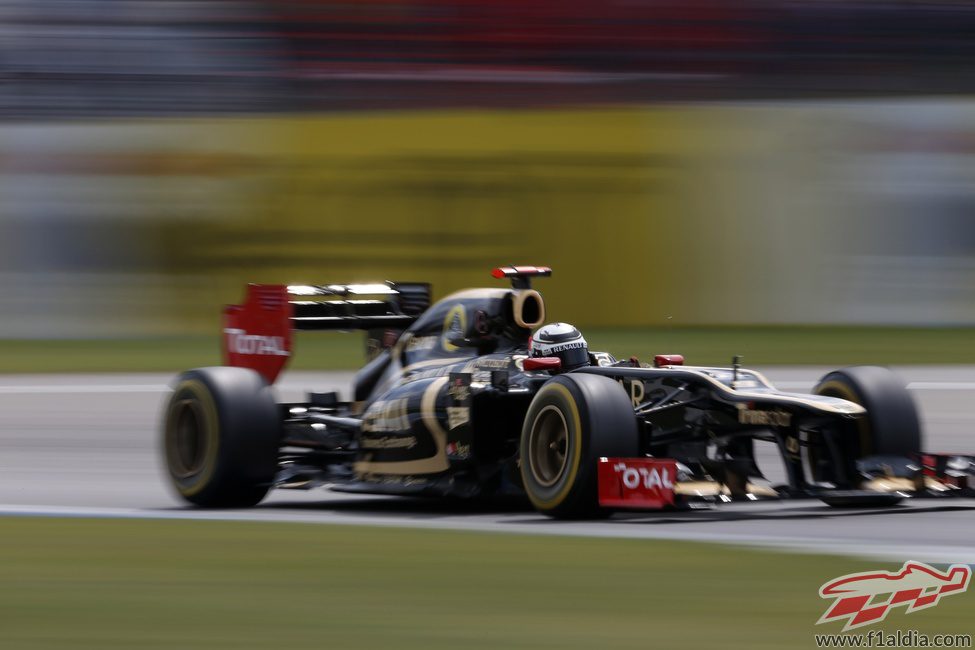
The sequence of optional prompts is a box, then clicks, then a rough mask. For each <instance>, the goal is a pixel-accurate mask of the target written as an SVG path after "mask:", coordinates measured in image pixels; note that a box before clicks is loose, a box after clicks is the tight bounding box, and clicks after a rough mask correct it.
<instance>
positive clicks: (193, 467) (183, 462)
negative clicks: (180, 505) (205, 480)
mask: <svg viewBox="0 0 975 650" xmlns="http://www.w3.org/2000/svg"><path fill="white" fill-rule="evenodd" d="M172 422H173V424H172V429H171V431H170V435H169V452H170V453H169V458H170V461H171V462H170V470H171V471H172V473H173V476H175V477H176V478H179V479H185V478H190V477H191V476H195V475H197V474H199V473H200V472H201V471H203V468H204V466H205V465H206V459H207V455H208V452H209V445H210V437H209V436H208V435H206V424H205V422H206V420H205V418H204V415H203V411H202V409H201V408H200V405H199V403H198V402H197V400H194V399H183V400H180V401H178V402H176V403H175V404H174V405H173V415H172Z"/></svg>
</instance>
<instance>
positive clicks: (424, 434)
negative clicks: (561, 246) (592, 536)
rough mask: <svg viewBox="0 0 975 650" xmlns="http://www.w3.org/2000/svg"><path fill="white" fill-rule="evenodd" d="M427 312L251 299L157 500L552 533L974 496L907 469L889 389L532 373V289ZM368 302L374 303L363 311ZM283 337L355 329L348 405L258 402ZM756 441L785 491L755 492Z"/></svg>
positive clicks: (845, 376)
mask: <svg viewBox="0 0 975 650" xmlns="http://www.w3.org/2000/svg"><path fill="white" fill-rule="evenodd" d="M550 274H551V270H550V269H548V268H545V267H533V266H515V267H501V268H498V269H495V270H494V272H493V275H494V277H495V278H498V279H508V280H510V281H511V288H488V289H470V290H466V291H461V292H458V293H454V294H452V295H450V296H447V297H446V298H444V299H442V300H440V301H439V302H437V303H435V304H433V305H430V287H429V285H426V284H418V283H399V282H387V283H383V284H372V285H307V286H306V285H301V286H281V285H253V284H252V285H250V286H249V288H248V293H247V299H246V302H245V303H244V304H243V305H241V306H230V307H227V308H226V310H225V312H224V356H225V359H226V364H227V365H226V366H222V367H215V368H200V369H197V370H191V371H189V372H186V373H183V374H182V375H181V376H180V377H179V379H178V381H177V383H176V384H175V388H174V391H173V394H172V398H171V400H170V402H169V404H168V407H167V408H166V411H165V419H164V423H163V440H164V449H165V456H166V462H167V465H168V469H169V474H170V476H171V478H172V483H173V485H174V486H175V488H176V490H177V491H178V493H179V494H180V495H181V496H182V497H183V498H184V499H186V500H187V501H189V502H191V503H193V504H196V505H199V506H204V507H243V506H251V505H255V504H257V503H258V502H259V501H261V499H262V498H263V497H264V496H265V495H266V494H267V492H268V490H269V489H271V488H303V489H307V488H312V487H317V486H328V487H329V488H331V489H333V490H342V491H354V492H367V493H382V494H409V495H437V496H453V497H465V498H466V497H470V498H474V497H478V498H483V497H492V496H495V495H512V494H520V495H525V496H527V497H528V499H530V501H531V503H532V504H533V505H534V507H535V508H536V509H537V510H538V511H540V512H542V513H545V514H547V515H550V516H553V517H590V516H598V515H602V514H606V513H608V512H611V511H613V510H615V509H620V508H636V509H650V508H667V507H681V506H685V507H690V506H693V505H695V504H700V503H705V504H706V503H717V502H720V501H727V500H733V499H757V498H769V497H779V498H781V497H800V496H806V497H819V498H821V499H823V500H824V501H825V502H827V503H829V504H831V505H836V506H842V505H886V504H893V503H896V502H897V501H899V500H900V499H902V498H904V497H905V496H921V495H924V496H930V495H934V494H947V493H956V494H966V495H968V494H970V492H971V491H970V490H969V489H968V486H967V482H966V481H967V476H968V474H969V472H970V470H971V469H972V467H973V463H972V460H973V459H972V458H971V457H967V456H938V455H922V454H920V451H921V448H922V447H921V429H920V425H919V421H918V416H917V412H916V410H915V406H914V402H913V400H912V398H911V396H910V394H909V393H908V391H907V389H906V388H905V386H904V385H903V383H901V382H900V381H899V380H898V379H897V378H896V377H895V376H894V375H893V374H892V373H891V372H890V371H888V370H886V369H884V368H878V367H854V368H846V369H844V370H837V371H835V372H831V373H829V374H827V375H826V376H825V377H823V379H822V380H821V381H820V382H819V384H818V385H817V386H816V388H815V389H814V391H813V394H795V393H784V392H781V391H778V390H776V389H775V388H774V387H773V386H772V385H771V384H770V383H769V382H768V381H767V380H766V379H765V378H764V377H763V376H762V375H761V374H759V373H758V372H755V371H753V370H746V369H744V368H741V367H739V364H738V363H737V360H736V361H735V363H734V364H733V367H731V368H704V367H691V366H685V365H683V358H682V357H681V356H679V355H658V356H657V357H655V359H654V360H653V364H652V365H649V364H641V363H639V362H638V361H637V360H636V359H631V360H628V361H617V360H616V359H615V358H613V357H612V356H611V355H609V354H608V353H599V352H596V353H588V351H587V353H588V359H584V361H586V363H584V364H583V365H582V366H581V367H578V368H573V369H571V370H568V369H566V368H563V367H562V366H563V363H562V360H561V359H560V358H559V357H557V356H530V355H529V337H530V336H531V334H532V331H533V330H534V329H535V328H538V327H539V326H540V325H542V324H543V322H544V320H545V305H544V302H543V300H542V296H541V295H540V294H539V293H538V292H537V291H535V290H534V289H532V288H531V279H532V278H533V277H539V276H548V275H550ZM364 296H372V298H369V299H365V298H364ZM293 330H366V331H367V332H368V335H367V339H368V341H369V349H370V350H371V354H372V359H371V361H369V362H368V363H367V364H366V365H365V367H363V368H362V369H361V370H360V371H359V372H358V373H357V375H356V377H355V381H354V384H353V386H352V395H351V396H352V401H348V402H344V401H340V400H339V397H338V395H337V394H336V393H310V394H308V396H307V399H306V400H305V401H303V402H301V403H277V402H276V401H275V397H274V393H273V391H272V389H271V385H272V384H273V383H274V381H275V379H276V377H277V376H278V374H279V373H280V372H281V370H282V369H283V368H284V366H285V364H286V363H287V360H288V358H289V356H290V354H291V348H292V345H291V338H292V337H291V335H292V331H293ZM756 440H760V441H770V442H772V443H774V444H775V445H776V446H777V448H778V450H779V452H780V455H781V458H782V462H783V463H784V466H785V475H786V477H787V484H785V485H780V486H774V487H773V486H771V485H761V484H760V480H761V479H762V478H763V477H762V473H761V471H760V470H759V468H758V466H757V464H756V461H755V455H754V450H753V446H754V445H753V443H754V441H756Z"/></svg>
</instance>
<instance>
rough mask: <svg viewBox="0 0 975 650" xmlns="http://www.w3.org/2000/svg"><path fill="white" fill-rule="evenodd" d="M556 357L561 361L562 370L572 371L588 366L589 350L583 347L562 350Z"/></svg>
mask: <svg viewBox="0 0 975 650" xmlns="http://www.w3.org/2000/svg"><path fill="white" fill-rule="evenodd" d="M557 356H558V357H559V359H561V360H562V369H563V370H572V369H573V368H580V367H582V366H588V365H589V350H588V348H586V347H585V346H582V347H578V348H572V349H569V350H562V351H561V352H559V353H558V354H557Z"/></svg>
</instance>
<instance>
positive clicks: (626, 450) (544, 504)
mask: <svg viewBox="0 0 975 650" xmlns="http://www.w3.org/2000/svg"><path fill="white" fill-rule="evenodd" d="M638 451H639V437H638V429H637V421H636V417H635V416H634V414H633V405H632V402H631V401H630V397H629V396H628V395H627V393H626V392H625V391H624V390H623V388H622V387H621V386H620V384H619V383H617V382H616V381H614V380H612V379H610V378H609V377H602V376H599V375H590V374H585V373H571V374H565V375H559V376H557V377H555V378H553V379H552V380H550V381H548V382H547V383H546V384H545V385H544V386H542V388H541V389H540V390H539V391H538V393H537V394H536V395H535V398H534V399H533V400H532V402H531V405H530V406H529V408H528V413H527V415H526V417H525V422H524V425H523V427H522V432H521V444H520V464H521V479H522V483H523V485H524V488H525V492H526V493H527V494H528V498H529V499H530V500H531V502H532V505H533V506H534V507H535V509H536V510H538V511H539V512H541V513H544V514H546V515H549V516H551V517H557V518H562V519H577V518H585V517H596V516H601V515H605V514H607V513H606V512H605V511H603V510H601V509H600V507H599V499H598V484H597V467H596V465H597V461H598V459H599V458H600V457H601V456H607V457H614V456H615V457H633V456H636V455H637V453H638Z"/></svg>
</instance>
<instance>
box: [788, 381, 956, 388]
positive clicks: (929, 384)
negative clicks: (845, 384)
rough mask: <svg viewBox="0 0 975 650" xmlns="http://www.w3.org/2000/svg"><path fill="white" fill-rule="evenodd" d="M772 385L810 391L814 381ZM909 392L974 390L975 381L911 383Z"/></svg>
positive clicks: (908, 385)
mask: <svg viewBox="0 0 975 650" xmlns="http://www.w3.org/2000/svg"><path fill="white" fill-rule="evenodd" d="M772 385H773V386H775V387H776V388H781V389H784V390H811V389H812V387H813V386H815V385H816V382H814V381H773V382H772ZM907 387H908V388H909V389H911V390H975V381H912V382H910V383H909V384H907Z"/></svg>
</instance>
